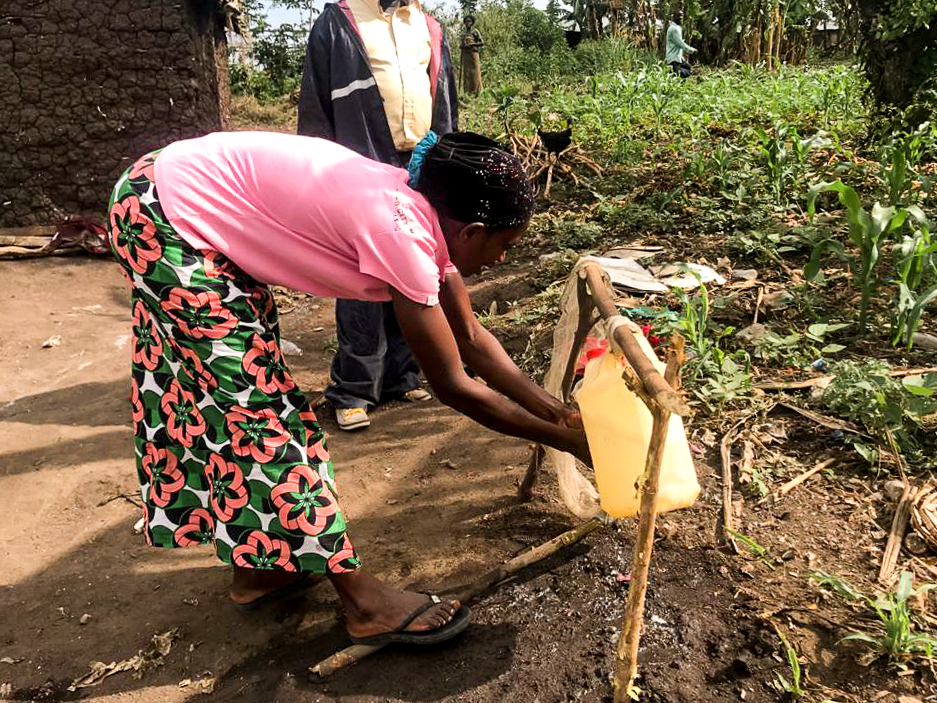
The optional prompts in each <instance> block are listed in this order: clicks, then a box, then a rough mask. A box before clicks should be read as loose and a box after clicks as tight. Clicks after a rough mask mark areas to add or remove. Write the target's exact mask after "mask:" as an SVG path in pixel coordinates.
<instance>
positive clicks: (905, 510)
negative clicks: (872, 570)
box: [878, 427, 917, 584]
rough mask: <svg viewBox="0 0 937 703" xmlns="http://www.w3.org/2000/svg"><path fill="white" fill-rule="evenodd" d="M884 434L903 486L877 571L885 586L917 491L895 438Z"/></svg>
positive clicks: (899, 551) (909, 518)
mask: <svg viewBox="0 0 937 703" xmlns="http://www.w3.org/2000/svg"><path fill="white" fill-rule="evenodd" d="M885 434H886V435H887V436H888V443H889V444H890V445H891V451H892V453H893V454H894V455H895V460H896V461H897V462H898V475H899V476H900V478H901V482H902V483H903V484H904V492H903V493H902V494H901V500H899V501H898V507H896V508H895V517H894V518H893V519H892V521H891V529H890V530H889V531H888V542H886V543H885V553H884V554H883V555H882V568H880V569H879V571H878V580H879V581H880V582H881V583H884V584H887V583H888V582H889V581H890V580H891V575H892V573H893V572H894V570H895V567H896V566H897V565H898V556H899V555H900V554H901V544H902V542H904V533H905V532H907V530H908V522H909V521H910V520H911V505H912V504H913V503H914V498H915V496H916V495H917V489H916V488H914V487H913V486H912V485H911V482H910V481H908V474H907V472H905V470H904V462H903V461H902V460H901V453H900V452H899V451H898V445H897V444H895V437H894V435H892V433H891V430H890V429H889V428H887V427H886V428H885Z"/></svg>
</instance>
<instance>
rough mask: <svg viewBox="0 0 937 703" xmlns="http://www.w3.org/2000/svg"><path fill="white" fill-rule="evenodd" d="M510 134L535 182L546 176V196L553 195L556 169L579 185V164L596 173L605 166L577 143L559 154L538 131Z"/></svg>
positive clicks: (599, 174) (600, 171)
mask: <svg viewBox="0 0 937 703" xmlns="http://www.w3.org/2000/svg"><path fill="white" fill-rule="evenodd" d="M509 138H510V141H511V149H512V150H513V151H514V155H515V156H517V157H518V158H519V159H520V160H521V161H522V162H523V164H524V170H526V171H527V175H528V177H529V178H530V180H531V181H533V182H535V183H536V182H537V181H538V180H539V179H540V178H541V177H543V176H544V175H545V176H546V185H545V186H544V188H543V197H544V198H549V197H550V186H551V184H552V183H553V174H554V172H555V173H556V174H557V175H563V176H566V177H568V178H569V179H570V180H572V182H573V183H575V184H576V185H577V186H578V185H580V184H581V182H582V179H581V177H580V176H579V175H577V174H576V169H577V168H579V169H582V168H586V169H588V170H590V171H592V173H594V174H595V175H596V176H601V175H602V174H603V173H604V171H603V170H602V167H601V166H599V165H598V164H597V163H596V162H595V161H593V160H592V159H590V158H589V157H588V156H586V154H585V152H583V151H582V149H580V148H579V146H578V145H577V144H570V145H569V146H568V147H566V148H565V149H564V150H563V151H561V152H560V153H559V154H553V153H551V152H549V151H547V148H546V147H545V146H544V145H543V142H541V141H540V137H538V136H537V135H536V134H535V135H533V136H530V137H528V136H526V135H524V134H517V133H515V132H512V133H511V134H510V135H509Z"/></svg>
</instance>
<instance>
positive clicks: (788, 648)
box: [775, 632, 807, 698]
mask: <svg viewBox="0 0 937 703" xmlns="http://www.w3.org/2000/svg"><path fill="white" fill-rule="evenodd" d="M778 636H779V637H780V638H781V644H783V645H784V652H785V653H786V654H787V663H788V666H790V668H791V678H790V679H789V680H788V679H787V677H785V676H784V675H783V674H781V673H780V672H778V673H777V674H775V675H776V676H777V680H776V681H775V687H776V688H777V689H778V691H780V692H781V693H786V694H787V695H788V696H790V697H791V698H803V697H804V696H806V695H807V692H806V691H805V690H804V688H803V685H802V682H801V680H802V678H805V677H804V673H803V671H802V670H801V668H800V659H799V658H798V656H797V650H796V649H794V645H792V644H791V643H790V642H788V641H787V638H786V637H785V636H784V634H783V633H781V632H778Z"/></svg>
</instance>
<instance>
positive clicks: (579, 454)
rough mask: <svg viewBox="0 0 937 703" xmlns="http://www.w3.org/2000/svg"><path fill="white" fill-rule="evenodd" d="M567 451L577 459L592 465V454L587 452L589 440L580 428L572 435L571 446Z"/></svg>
mask: <svg viewBox="0 0 937 703" xmlns="http://www.w3.org/2000/svg"><path fill="white" fill-rule="evenodd" d="M569 453H570V454H572V455H573V456H574V457H576V458H577V459H579V461H581V462H582V463H583V464H585V465H586V466H589V467H591V466H592V454H590V453H589V442H588V440H586V433H585V431H584V430H582V429H580V430H579V432H577V433H576V435H575V436H574V437H573V442H572V446H571V448H570V449H569Z"/></svg>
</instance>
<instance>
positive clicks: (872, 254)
mask: <svg viewBox="0 0 937 703" xmlns="http://www.w3.org/2000/svg"><path fill="white" fill-rule="evenodd" d="M825 191H833V192H835V193H836V194H837V195H838V196H839V202H840V203H842V205H843V206H845V208H846V220H847V222H848V223H849V239H850V240H851V241H852V243H853V245H855V247H856V248H857V249H858V256H857V255H855V254H853V253H851V252H848V251H846V249H845V248H844V247H843V245H842V244H841V243H840V242H839V241H837V240H836V239H833V238H832V237H827V238H821V239H819V240H818V241H817V242H816V243H815V245H814V250H813V252H812V253H811V255H810V261H809V262H808V264H807V266H806V267H804V276H805V277H806V278H807V279H808V280H812V279H814V278H816V275H817V274H818V273H819V270H820V262H821V259H822V256H823V254H824V253H825V252H826V250H832V251H833V252H835V253H836V254H837V255H838V256H839V257H840V258H841V259H844V260H845V261H848V262H849V264H850V266H851V268H852V269H853V274H854V276H855V282H856V284H857V285H858V286H859V290H860V298H859V332H860V333H861V332H865V329H866V322H867V320H868V312H869V301H870V300H871V299H872V295H873V294H874V293H875V290H876V288H877V287H878V283H879V281H878V277H877V275H876V270H875V269H876V267H877V266H878V263H879V258H880V255H881V250H882V246H883V245H884V243H885V242H886V241H887V240H888V238H889V236H890V235H891V234H892V232H894V231H895V230H897V229H898V228H900V227H901V226H902V225H903V224H904V222H905V220H906V219H907V218H908V214H909V213H908V210H906V209H895V208H893V207H882V206H881V205H880V204H879V203H875V205H873V206H872V212H871V213H869V212H868V211H867V210H866V209H865V208H864V207H862V201H861V200H860V199H859V195H858V193H856V191H855V190H854V189H852V188H850V187H849V186H847V185H845V184H844V183H843V182H842V181H834V182H833V183H829V182H822V183H817V184H816V185H814V186H812V187H811V188H810V193H809V196H808V199H807V212H808V214H809V215H810V217H813V216H814V215H815V213H816V202H817V196H818V195H819V194H820V193H823V192H825Z"/></svg>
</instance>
